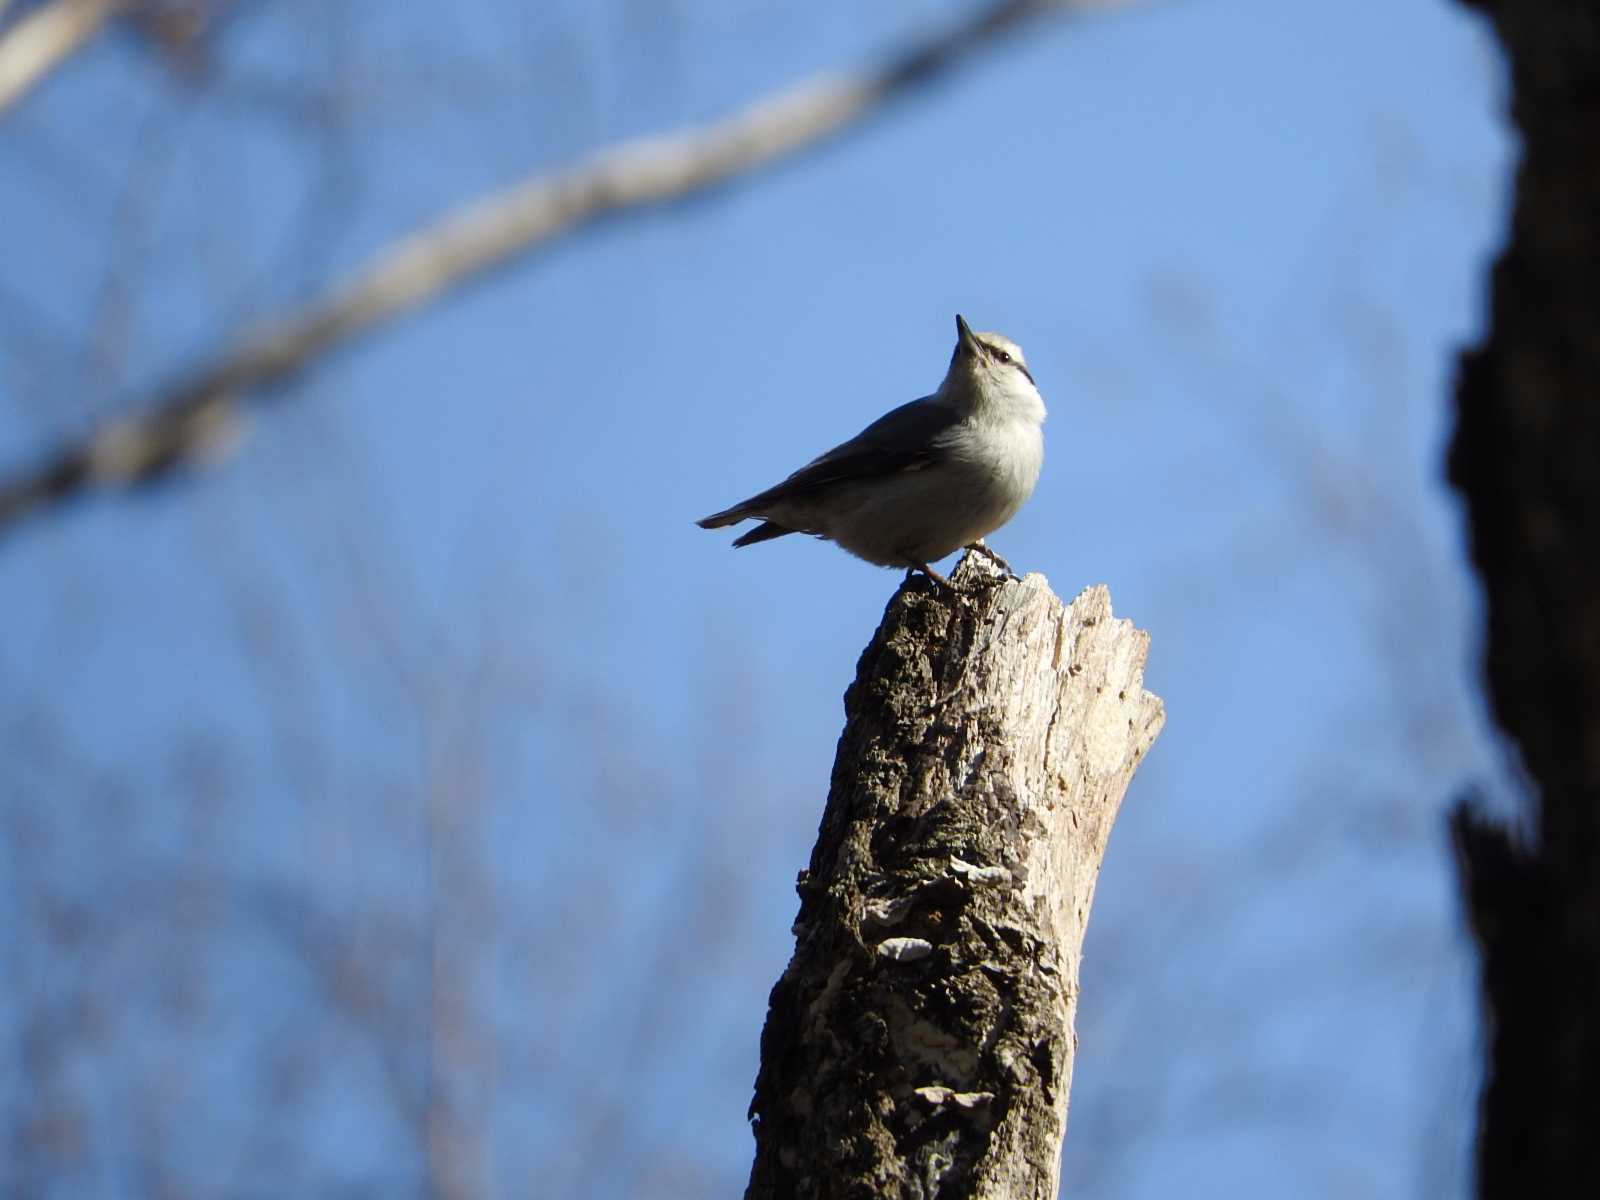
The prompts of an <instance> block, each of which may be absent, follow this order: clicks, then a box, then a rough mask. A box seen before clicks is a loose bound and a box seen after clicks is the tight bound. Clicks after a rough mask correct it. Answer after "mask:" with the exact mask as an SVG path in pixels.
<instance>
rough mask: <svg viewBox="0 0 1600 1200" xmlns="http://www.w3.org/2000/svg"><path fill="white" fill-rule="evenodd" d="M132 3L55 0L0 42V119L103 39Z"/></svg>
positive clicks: (0, 12) (1, 5)
mask: <svg viewBox="0 0 1600 1200" xmlns="http://www.w3.org/2000/svg"><path fill="white" fill-rule="evenodd" d="M127 3H128V0H52V2H51V3H49V4H46V5H44V6H43V7H40V8H36V9H34V10H33V11H32V12H30V13H28V14H27V15H26V16H24V17H23V18H22V19H21V20H19V21H18V22H17V23H16V24H15V25H14V26H12V27H11V29H10V31H9V32H7V33H6V35H5V36H4V37H3V38H0V116H3V115H4V114H5V111H6V110H7V109H8V108H10V107H11V106H12V105H14V104H16V103H17V101H19V100H21V99H22V98H23V97H24V96H26V95H27V94H28V93H29V92H31V91H32V90H33V89H34V88H35V87H36V86H38V84H39V82H40V81H41V80H43V79H44V77H45V76H46V75H48V74H50V72H51V71H53V70H55V69H56V68H57V67H58V66H60V65H61V64H62V63H63V62H65V61H66V60H67V59H68V58H70V57H72V55H73V54H75V53H77V51H78V50H80V49H82V48H83V46H84V45H85V44H86V43H87V42H88V41H89V39H90V38H92V37H94V35H95V34H97V33H99V32H100V31H101V30H102V29H103V28H105V24H106V22H107V21H109V20H110V19H111V18H112V17H114V16H116V14H117V11H118V10H119V9H121V8H125V7H126V6H127ZM4 10H5V4H4V3H0V15H4Z"/></svg>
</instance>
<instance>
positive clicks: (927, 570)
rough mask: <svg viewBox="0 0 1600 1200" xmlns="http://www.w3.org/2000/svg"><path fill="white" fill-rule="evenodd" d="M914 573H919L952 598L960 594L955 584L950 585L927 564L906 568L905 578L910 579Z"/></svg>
mask: <svg viewBox="0 0 1600 1200" xmlns="http://www.w3.org/2000/svg"><path fill="white" fill-rule="evenodd" d="M915 571H921V572H922V573H923V574H924V575H926V576H927V577H928V578H929V579H931V580H933V582H934V584H935V585H936V586H937V587H941V588H943V589H944V590H945V591H947V592H949V593H950V594H951V595H952V596H959V595H960V594H961V589H960V588H958V587H957V586H956V585H955V584H953V583H951V582H950V581H949V580H948V579H946V578H945V577H944V576H943V575H941V574H939V572H937V571H935V570H934V569H933V568H932V567H930V566H929V565H928V564H927V563H917V564H916V565H915V566H911V567H907V568H906V578H907V579H910V578H911V575H912V573H913V572H915Z"/></svg>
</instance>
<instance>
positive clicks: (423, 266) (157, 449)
mask: <svg viewBox="0 0 1600 1200" xmlns="http://www.w3.org/2000/svg"><path fill="white" fill-rule="evenodd" d="M58 2H59V0H58ZM1122 2H1123V0H1004V2H1002V3H997V4H990V5H987V6H985V7H983V8H981V9H980V10H978V11H977V12H975V13H973V14H971V15H969V16H966V17H965V18H963V19H961V20H960V21H958V22H956V23H955V24H954V25H952V26H951V27H949V28H947V29H945V30H943V31H941V32H939V33H936V34H933V35H930V36H929V37H927V38H926V39H924V40H922V41H919V42H916V43H914V44H912V45H911V46H909V47H907V48H905V49H903V50H902V51H900V52H899V53H898V54H895V55H893V56H891V57H890V59H889V60H888V61H887V62H886V63H885V64H884V65H882V66H880V67H878V68H877V69H875V70H870V71H864V72H858V73H854V74H848V75H839V74H833V73H830V74H826V75H823V76H819V77H814V78H813V79H810V80H808V81H806V82H804V83H801V84H799V85H798V86H794V87H790V88H787V89H785V90H783V91H780V92H778V93H777V94H775V95H772V96H769V97H766V98H764V99H762V100H759V101H757V102H755V103H754V104H752V105H750V106H749V107H747V108H745V109H744V110H742V111H740V112H737V113H735V114H734V115H732V116H731V117H728V118H725V119H724V120H721V121H718V122H714V123H712V124H710V125H706V126H702V127H699V128H694V129H689V130H685V131H681V132H677V133H671V134H665V135H662V136H658V137H652V138H645V139H641V140H638V141H633V142H627V143H623V144H620V145H616V146H612V147H609V148H606V149H603V150H601V151H599V152H598V153H596V154H594V155H593V156H591V157H590V158H589V159H588V160H587V161H583V162H579V163H577V164H576V165H574V166H571V167H568V168H566V169H564V170H560V171H556V172H554V173H553V174H548V175H537V176H534V177H532V178H529V179H527V180H525V181H523V182H521V183H518V184H515V185H513V186H511V187H510V188H507V189H505V190H504V191H501V192H497V193H494V194H491V195H488V196H485V197H482V198H480V199H478V200H476V201H473V202H470V203H468V204H466V205H464V206H463V207H461V208H459V209H457V210H456V211H454V212H450V213H447V214H445V216H444V217H442V218H441V219H439V220H438V221H436V222H434V223H433V224H431V225H427V226H424V227H423V228H421V229H418V230H416V231H415V232H413V233H412V234H410V235H409V236H407V237H404V238H402V239H400V240H399V241H398V242H396V243H394V244H392V245H390V246H389V247H387V248H386V249H384V250H382V251H380V252H379V253H378V254H377V255H376V256H374V258H373V259H372V260H370V261H369V262H368V263H367V264H366V265H365V266H363V267H361V268H359V269H358V270H356V271H355V272H354V273H353V274H352V275H350V276H348V277H346V278H345V279H344V280H342V281H339V282H336V283H335V284H334V285H333V286H332V287H330V288H329V289H328V290H327V291H326V292H325V293H324V294H323V296H322V297H321V298H320V299H317V300H315V301H313V302H312V303H311V304H310V305H309V306H307V307H305V308H302V309H299V310H297V311H293V312H290V313H288V314H285V315H283V316H281V317H278V318H276V319H273V320H269V321H267V322H265V323H263V324H262V325H260V326H259V327H257V328H256V329H254V330H252V331H248V332H247V333H246V335H245V336H244V337H243V338H242V339H241V340H240V341H239V342H238V344H237V345H236V346H235V347H234V348H233V349H231V350H229V351H227V352H225V353H224V354H223V355H222V356H221V357H219V358H218V359H216V360H215V361H213V362H211V363H208V364H204V365H202V366H201V367H199V368H198V369H197V370H196V371H194V372H193V373H192V374H191V375H190V376H189V377H188V378H187V379H186V380H182V381H180V382H179V383H178V384H177V385H176V386H175V387H173V388H171V389H169V390H165V391H162V392H160V393H158V394H157V395H155V396H153V397H151V398H150V399H149V400H148V402H147V403H145V404H143V405H140V406H139V411H138V412H137V413H136V414H135V415H132V416H130V417H126V418H123V419H121V420H118V421H114V422H111V423H108V424H106V425H104V426H102V427H101V428H99V429H98V430H95V431H93V432H92V433H90V434H89V435H88V436H87V437H86V438H85V439H83V440H82V441H80V442H78V443H76V444H73V445H71V446H68V447H67V448H65V449H63V450H61V451H59V452H57V453H56V455H55V457H54V458H53V459H51V460H49V461H47V462H46V463H44V464H43V465H41V466H40V467H38V468H36V469H34V470H33V471H31V472H26V473H23V474H21V475H20V476H18V477H16V478H13V479H11V480H9V481H7V482H5V483H3V484H0V532H3V531H4V530H5V529H6V528H8V527H11V526H14V525H16V524H17V523H18V522H19V521H21V520H22V519H23V518H24V517H26V516H28V515H30V514H33V513H37V512H41V511H42V510H44V509H45V508H47V507H53V506H55V505H58V504H62V503H65V502H66V501H69V500H72V499H75V498H78V497H80V496H83V495H85V494H87V493H89V492H91V491H94V490H97V489H114V488H119V487H129V486H132V485H135V484H139V483H143V482H146V481H149V480H152V479H156V478H160V477H163V476H165V475H167V474H168V473H170V472H171V471H173V470H174V469H176V468H179V467H182V466H186V465H188V464H189V463H190V462H191V461H192V460H194V459H196V458H198V457H200V456H201V455H203V454H204V453H205V452H206V451H207V450H208V449H211V448H213V447H215V446H216V444H217V442H218V439H219V435H220V434H222V433H224V432H225V431H227V430H228V429H230V428H231V427H232V426H233V425H234V422H233V420H232V419H231V418H232V417H233V416H234V415H235V410H236V408H237V407H238V405H239V404H240V402H241V401H242V400H244V399H245V398H247V397H248V394H249V393H250V392H252V391H254V390H256V389H261V388H264V387H266V386H268V385H271V384H276V383H282V382H284V381H285V380H287V379H288V378H289V377H290V376H292V375H293V374H295V373H296V372H298V371H300V370H303V369H305V368H306V367H308V366H310V365H312V363H313V362H314V361H315V360H316V359H318V358H319V357H320V356H321V355H323V354H324V353H326V352H327V351H329V350H331V349H333V348H335V347H337V346H339V345H341V344H342V343H344V342H347V341H349V340H351V339H352V338H354V337H355V336H356V335H357V334H360V333H363V332H367V331H369V330H371V329H374V328H375V327H377V326H379V325H382V324H383V323H384V322H386V321H388V320H390V319H392V318H394V317H396V316H399V315H400V314H402V313H404V312H406V311H408V310H410V309H412V308H416V307H418V306H420V305H422V304H425V303H427V302H429V301H432V300H434V299H435V298H436V297H438V296H440V295H442V294H444V293H445V292H447V291H448V290H450V289H451V288H453V287H456V286H458V285H460V284H462V283H464V282H466V281H467V280H469V279H472V278H474V277H476V276H479V275H482V274H484V273H485V272H487V271H489V270H490V269H492V268H496V267H500V266H504V265H505V264H507V263H508V262H510V261H512V260H514V259H515V258H516V257H518V256H520V255H526V254H527V253H528V252H530V251H531V250H533V249H535V248H536V247H539V246H543V245H547V244H548V243H550V242H552V241H554V240H555V239H557V238H558V237H560V236H562V235H564V234H571V233H572V232H574V231H575V230H577V229H580V228H582V227H583V226H585V225H587V224H589V223H590V222H592V221H595V220H596V219H598V218H600V217H603V216H606V215H609V214H612V213H619V212H625V211H632V210H638V209H643V208H647V207H651V206H654V205H660V204H665V203H668V202H670V201H673V200H678V199H681V198H683V197H685V196H689V195H694V194H696V193H700V192H704V191H707V190H709V189H711V188H714V187H717V186H719V185H721V184H724V183H727V182H729V181H730V180H733V179H736V178H738V177H740V176H742V175H745V174H748V173H750V172H753V171H755V170H757V169H758V168H760V167H763V166H765V165H766V164H768V163H770V162H772V161H774V160H776V159H780V158H783V157H785V156H787V155H791V154H794V153H796V152H798V151H800V150H803V149H806V148H807V147H810V146H813V145H815V144H817V143H819V142H822V141H823V140H825V139H827V138H829V137H832V136H835V135H837V134H839V133H841V132H843V131H844V130H846V129H849V128H852V127H854V126H856V125H859V124H861V123H862V122H863V121H865V120H866V119H867V118H869V117H871V116H874V115H876V114H877V113H879V112H880V111H882V110H883V109H884V107H885V106H886V105H887V104H888V103H889V102H891V101H893V100H895V99H897V98H899V97H901V96H903V95H905V94H906V93H908V92H910V91H912V90H913V89H915V88H916V87H918V86H919V85H921V84H925V83H927V82H929V81H930V80H932V79H934V78H935V77H937V76H939V75H942V74H944V73H946V72H947V71H949V70H950V69H952V68H954V67H956V66H958V65H960V64H962V63H965V62H966V61H968V60H969V59H971V58H972V57H974V56H975V55H976V54H977V52H979V51H981V50H984V49H987V48H988V47H989V46H990V45H991V44H992V43H993V42H994V41H995V40H997V38H998V37H999V35H1001V34H1002V33H1004V32H1006V31H1007V30H1009V29H1011V28H1013V27H1014V26H1016V25H1018V24H1020V23H1021V22H1022V21H1024V20H1025V19H1027V18H1032V17H1035V16H1038V15H1040V14H1042V13H1045V12H1047V11H1079V10H1084V9H1089V8H1113V7H1118V6H1120V4H1121V3H1122Z"/></svg>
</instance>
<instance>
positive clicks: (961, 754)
mask: <svg viewBox="0 0 1600 1200" xmlns="http://www.w3.org/2000/svg"><path fill="white" fill-rule="evenodd" d="M954 580H955V582H956V583H957V585H958V586H959V588H960V594H959V595H957V596H952V595H950V594H949V593H948V592H946V591H943V590H941V589H936V588H935V587H934V586H933V585H932V584H931V582H929V581H928V580H925V579H922V578H921V577H918V578H916V579H914V580H912V581H909V582H908V583H907V584H906V585H905V586H903V587H902V588H901V589H900V591H899V592H898V593H897V594H896V595H895V597H894V599H893V600H892V601H890V603H889V607H888V610H887V611H886V612H885V614H884V618H883V622H882V624H881V625H880V626H879V628H878V631H877V633H876V635H875V636H874V637H873V639H872V642H871V644H870V645H869V646H868V647H867V649H866V651H865V653H863V654H862V656H861V661H860V664H859V666H858V668H857V673H856V680H855V682H854V684H853V685H852V686H851V687H850V689H849V691H848V692H847V693H846V695H845V713H846V723H845V730H844V734H843V736H842V737H841V738H840V741H839V748H838V754H837V758H836V760H835V763H834V770H833V782H832V786H831V789H830V791H829V795H828V803H827V809H826V811H825V813H824V815H823V818H822V826H821V829H820V831H819V833H818V837H817V844H816V848H815V849H814V850H813V852H812V856H811V865H810V868H809V869H808V870H806V871H804V872H802V873H801V876H800V882H799V886H798V890H799V893H800V915H799V917H798V919H797V920H796V923H795V937H796V945H795V953H794V958H793V960H792V961H791V962H790V964H789V967H788V969H787V970H786V971H785V972H784V974H783V977H782V978H781V979H780V980H779V981H778V983H777V985H776V986H775V987H774V988H773V990H772V998H771V1008H770V1011H769V1013H768V1016H767V1023H766V1029H765V1031H764V1032H763V1034H762V1038H761V1070H760V1074H759V1076H758V1078H757V1080H756V1093H755V1099H754V1101H753V1102H752V1104H751V1107H750V1116H751V1120H752V1121H753V1123H754V1128H755V1135H756V1159H755V1166H754V1169H753V1171H752V1173H751V1178H750V1186H749V1189H748V1191H747V1192H746V1196H747V1197H749V1198H751V1200H758V1198H759V1200H776V1198H778V1197H806V1198H819V1200H820V1198H824V1197H827V1198H848V1197H861V1198H863V1200H864V1198H866V1197H872V1198H873V1200H883V1198H911V1197H916V1198H919V1200H932V1198H934V1197H944V1198H946V1200H950V1198H954V1197H993V1198H1000V1197H1005V1198H1006V1200H1024V1198H1026V1197H1035V1198H1038V1200H1054V1197H1055V1195H1056V1190H1057V1185H1058V1173H1059V1159H1060V1153H1061V1141H1062V1137H1063V1135H1064V1132H1065V1128H1066V1116H1067V1093H1068V1088H1069V1086H1070V1084H1071V1081H1072V1065H1073V1054H1074V1050H1075V1048H1076V1041H1075V1036H1074V1033H1073V1013H1074V1010H1075V1007H1076V1001H1077V996H1078V964H1079V957H1080V954H1081V951H1082V945H1083V935H1084V929H1085V926H1086V924H1087V921H1088V917H1089V905H1090V901H1091V899H1092V898H1093V895H1094V887H1095V880H1096V877H1097V876H1098V874H1099V870H1100V860H1101V856H1102V855H1103V854H1104V852H1105V848H1106V841H1107V838H1108V837H1109V836H1110V833H1111V824H1112V821H1113V819H1114V818H1115V817H1116V814H1117V809H1118V807H1119V805H1120V804H1121V801H1122V795H1123V792H1124V791H1125V790H1126V788H1127V786H1128V782H1129V780H1130V779H1131V778H1132V776H1133V772H1134V768H1135V767H1136V766H1137V764H1138V763H1139V762H1140V760H1141V759H1142V758H1143V756H1144V754H1145V752H1146V751H1147V750H1148V749H1149V748H1150V745H1151V743H1152V742H1153V741H1154V740H1155V737H1156V734H1157V733H1158V732H1159V730H1160V728H1161V724H1162V721H1163V719H1164V713H1163V711H1162V706H1161V701H1160V700H1159V699H1157V698H1156V697H1155V696H1153V695H1151V694H1150V693H1148V692H1146V691H1145V690H1144V688H1143V686H1142V676H1143V667H1144V661H1145V653H1146V650H1147V647H1148V645H1149V638H1148V636H1147V635H1146V634H1145V633H1143V632H1141V631H1139V630H1136V629H1134V628H1133V626H1132V624H1131V623H1130V622H1128V621H1125V620H1114V619H1113V618H1112V615H1111V598H1110V596H1109V595H1108V594H1107V592H1106V590H1105V588H1103V587H1096V588H1091V589H1089V590H1088V591H1086V592H1084V593H1083V594H1082V595H1080V596H1079V597H1078V598H1077V599H1076V600H1075V601H1074V602H1073V603H1072V604H1071V606H1064V605H1063V604H1062V602H1061V601H1060V600H1059V599H1058V598H1057V597H1056V595H1055V594H1054V593H1053V592H1051V591H1050V588H1049V586H1048V584H1047V583H1046V582H1045V581H1044V578H1043V577H1042V576H1039V575H1030V576H1028V577H1027V578H1026V579H1024V580H1021V581H1010V582H1003V583H1002V582H1000V581H999V577H998V575H997V573H996V569H995V568H994V567H993V566H992V565H991V564H989V563H988V562H987V560H985V559H981V558H979V557H978V556H976V555H971V556H969V557H968V558H967V560H965V561H964V562H963V563H962V564H961V565H960V566H959V567H958V568H957V570H956V572H955V575H954Z"/></svg>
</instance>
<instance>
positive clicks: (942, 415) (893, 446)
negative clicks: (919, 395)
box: [740, 398, 962, 508]
mask: <svg viewBox="0 0 1600 1200" xmlns="http://www.w3.org/2000/svg"><path fill="white" fill-rule="evenodd" d="M961 420H962V418H961V415H960V414H959V413H957V412H955V411H954V410H952V409H950V408H948V407H946V406H945V405H943V404H937V403H935V402H934V401H932V400H930V399H926V398H925V399H922V400H913V401H911V403H910V404H902V405H901V406H900V407H899V408H896V409H893V410H891V411H890V412H887V413H885V414H884V415H883V416H881V417H879V418H878V419H877V420H876V421H874V422H873V423H872V424H871V425H868V426H867V427H866V428H865V429H863V430H862V431H861V432H860V433H858V434H856V436H855V437H853V438H851V439H850V440H849V441H848V442H843V443H841V444H840V445H837V446H835V447H834V448H833V449H832V450H829V451H828V452H827V453H826V454H822V455H819V456H818V457H816V458H814V459H812V460H811V461H810V462H809V463H807V464H806V465H805V466H803V467H801V468H800V469H799V470H798V471H796V472H795V473H794V474H793V475H791V476H789V478H787V479H785V480H784V481H783V482H782V483H780V484H778V485H777V486H776V487H772V488H768V489H767V490H766V491H764V492H762V493H761V494H760V495H759V496H752V497H750V499H749V500H747V501H745V503H744V504H743V505H741V506H740V507H750V508H755V507H759V506H761V505H765V504H771V503H773V502H774V501H778V500H789V499H793V498H796V497H799V496H804V495H809V494H811V493H814V492H817V491H820V490H821V489H823V488H826V487H828V486H830V485H832V484H836V483H847V482H854V481H856V480H863V479H878V478H882V477H883V476H885V475H894V474H898V473H899V472H901V471H918V470H922V469H923V468H925V467H929V466H932V465H934V464H935V463H937V462H939V461H940V460H941V459H942V458H943V457H944V456H945V454H946V453H947V445H948V442H947V438H948V435H949V434H950V432H951V431H952V430H953V429H954V428H955V427H956V426H958V425H960V424H961Z"/></svg>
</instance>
